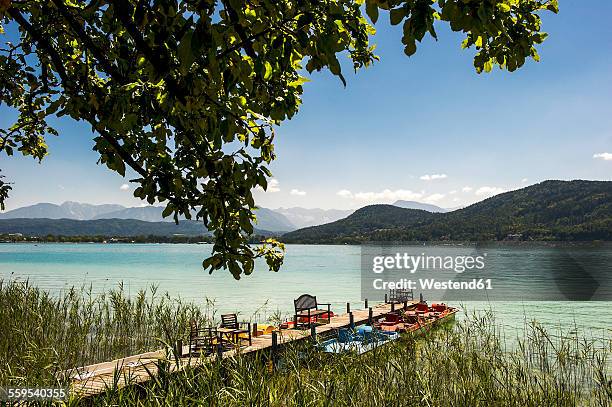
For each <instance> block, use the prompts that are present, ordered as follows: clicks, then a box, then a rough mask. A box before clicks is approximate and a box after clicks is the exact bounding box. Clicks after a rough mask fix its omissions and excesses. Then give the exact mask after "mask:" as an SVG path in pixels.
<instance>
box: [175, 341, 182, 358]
mask: <svg viewBox="0 0 612 407" xmlns="http://www.w3.org/2000/svg"><path fill="white" fill-rule="evenodd" d="M174 355H175V357H179V358H182V357H183V340H182V339H179V340H178V341H176V351H175V352H174Z"/></svg>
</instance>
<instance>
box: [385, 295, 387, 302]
mask: <svg viewBox="0 0 612 407" xmlns="http://www.w3.org/2000/svg"><path fill="white" fill-rule="evenodd" d="M386 303H387V294H386V293H385V304H386Z"/></svg>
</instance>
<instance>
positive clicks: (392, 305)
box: [391, 302, 395, 312]
mask: <svg viewBox="0 0 612 407" xmlns="http://www.w3.org/2000/svg"><path fill="white" fill-rule="evenodd" d="M391 312H395V303H394V302H392V303H391Z"/></svg>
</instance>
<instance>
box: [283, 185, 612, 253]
mask: <svg viewBox="0 0 612 407" xmlns="http://www.w3.org/2000/svg"><path fill="white" fill-rule="evenodd" d="M508 239H512V240H607V241H609V240H612V182H611V181H582V180H576V181H544V182H541V183H539V184H535V185H531V186H528V187H526V188H522V189H518V190H515V191H510V192H506V193H503V194H499V195H495V196H493V197H491V198H488V199H485V200H483V201H481V202H477V203H475V204H473V205H470V206H468V207H466V208H462V209H458V210H455V211H452V212H446V213H432V212H428V211H424V210H420V209H404V208H399V207H397V206H392V205H370V206H366V207H364V208H361V209H359V210H357V211H355V213H353V214H352V215H350V216H348V217H347V218H345V219H341V220H338V221H335V222H332V223H329V224H325V225H320V226H313V227H308V228H304V229H300V230H296V231H293V232H289V233H287V234H285V235H283V236H282V240H283V241H285V242H287V243H362V242H373V241H430V240H434V241H436V240H457V241H459V240H483V241H485V240H486V241H490V240H508Z"/></svg>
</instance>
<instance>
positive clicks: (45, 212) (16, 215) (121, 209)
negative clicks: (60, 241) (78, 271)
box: [0, 201, 296, 232]
mask: <svg viewBox="0 0 612 407" xmlns="http://www.w3.org/2000/svg"><path fill="white" fill-rule="evenodd" d="M163 210H164V207H163V206H140V207H139V206H136V207H130V208H128V207H125V206H122V205H113V204H103V205H92V204H86V203H79V202H70V201H67V202H64V203H62V204H61V205H56V204H52V203H38V204H34V205H30V206H24V207H21V208H17V209H13V210H10V211H6V212H4V213H0V219H72V220H100V219H134V220H140V221H144V222H172V223H173V222H174V219H173V218H172V217H168V218H163V217H162V212H163ZM255 214H256V216H257V224H256V225H255V226H256V228H257V229H261V230H266V231H273V232H288V231H291V230H295V229H296V227H295V226H294V225H293V224H292V223H291V222H290V221H289V220H288V219H287V218H286V217H284V216H283V215H282V214H280V213H277V212H274V211H273V210H271V209H267V208H260V209H257V210H256V211H255ZM192 216H193V219H195V212H194V213H193V214H192Z"/></svg>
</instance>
